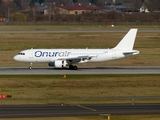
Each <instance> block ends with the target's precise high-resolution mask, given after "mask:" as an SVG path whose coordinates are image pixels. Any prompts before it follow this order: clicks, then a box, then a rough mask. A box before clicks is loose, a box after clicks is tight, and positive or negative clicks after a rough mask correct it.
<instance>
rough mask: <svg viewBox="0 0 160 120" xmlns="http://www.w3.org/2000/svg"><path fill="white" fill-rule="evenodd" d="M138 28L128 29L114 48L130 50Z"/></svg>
mask: <svg viewBox="0 0 160 120" xmlns="http://www.w3.org/2000/svg"><path fill="white" fill-rule="evenodd" d="M137 30H138V29H130V31H129V32H128V33H127V34H126V35H125V36H124V37H123V39H122V40H121V41H120V42H119V43H118V45H117V46H116V47H115V48H114V49H127V50H132V49H133V46H134V42H135V38H136V34H137Z"/></svg>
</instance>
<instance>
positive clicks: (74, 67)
mask: <svg viewBox="0 0 160 120" xmlns="http://www.w3.org/2000/svg"><path fill="white" fill-rule="evenodd" d="M69 69H70V70H77V69H78V68H77V66H76V65H75V66H73V65H69Z"/></svg>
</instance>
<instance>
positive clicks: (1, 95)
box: [0, 94, 12, 99]
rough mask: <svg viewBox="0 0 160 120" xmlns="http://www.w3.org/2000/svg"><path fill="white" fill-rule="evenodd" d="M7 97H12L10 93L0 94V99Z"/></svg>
mask: <svg viewBox="0 0 160 120" xmlns="http://www.w3.org/2000/svg"><path fill="white" fill-rule="evenodd" d="M8 98H12V95H5V94H0V99H8Z"/></svg>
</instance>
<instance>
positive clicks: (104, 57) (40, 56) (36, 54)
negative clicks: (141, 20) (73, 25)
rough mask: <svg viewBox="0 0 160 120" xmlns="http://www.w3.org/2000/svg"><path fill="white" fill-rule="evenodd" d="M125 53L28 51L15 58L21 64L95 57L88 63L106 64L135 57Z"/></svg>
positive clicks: (92, 50) (61, 50)
mask: <svg viewBox="0 0 160 120" xmlns="http://www.w3.org/2000/svg"><path fill="white" fill-rule="evenodd" d="M133 51H134V50H133ZM123 52H125V51H123V50H118V51H117V50H114V49H28V50H23V51H21V52H20V53H19V54H17V55H16V56H14V59H15V60H16V61H20V62H46V63H48V62H53V61H55V60H58V59H67V58H75V57H77V56H93V58H92V59H90V60H86V62H104V61H110V60H115V59H119V58H124V57H128V56H131V55H133V54H130V55H127V56H125V55H124V54H123ZM134 54H135V53H134ZM137 54H138V53H137ZM84 62H85V61H84ZM80 63H81V62H80ZM82 63H83V61H82Z"/></svg>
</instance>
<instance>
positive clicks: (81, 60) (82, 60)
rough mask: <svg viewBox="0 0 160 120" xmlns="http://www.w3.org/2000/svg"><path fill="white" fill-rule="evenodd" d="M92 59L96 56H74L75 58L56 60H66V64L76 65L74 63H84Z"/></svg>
mask: <svg viewBox="0 0 160 120" xmlns="http://www.w3.org/2000/svg"><path fill="white" fill-rule="evenodd" d="M93 57H97V56H89V55H86V56H75V57H63V58H59V59H58V60H66V61H67V63H68V64H76V63H85V62H88V61H89V60H91V59H92V58H93Z"/></svg>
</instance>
